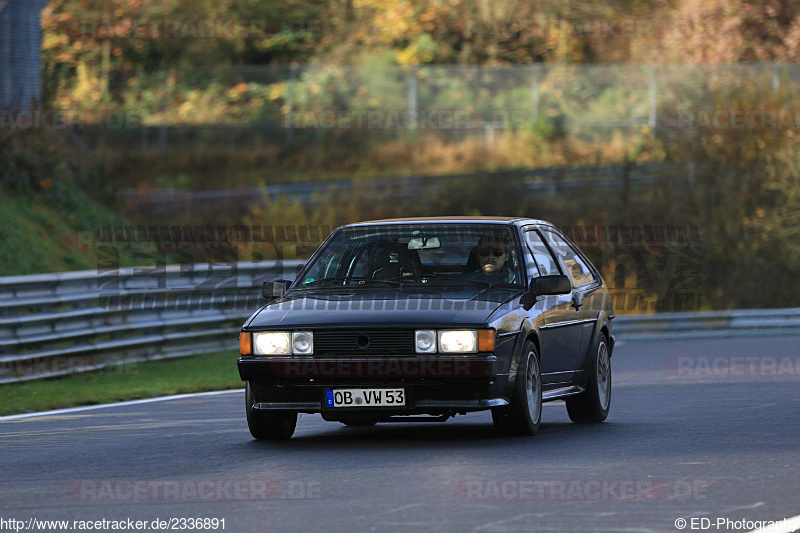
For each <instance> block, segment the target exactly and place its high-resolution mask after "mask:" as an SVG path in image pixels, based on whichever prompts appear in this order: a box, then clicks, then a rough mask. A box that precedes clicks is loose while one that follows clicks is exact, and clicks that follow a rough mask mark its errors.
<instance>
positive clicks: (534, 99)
mask: <svg viewBox="0 0 800 533" xmlns="http://www.w3.org/2000/svg"><path fill="white" fill-rule="evenodd" d="M531 107H532V108H533V122H534V123H535V122H536V120H537V119H538V118H539V65H534V66H533V76H531Z"/></svg>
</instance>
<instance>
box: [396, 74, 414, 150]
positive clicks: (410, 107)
mask: <svg viewBox="0 0 800 533" xmlns="http://www.w3.org/2000/svg"><path fill="white" fill-rule="evenodd" d="M406 78H407V81H408V87H407V90H406V98H407V99H408V116H409V120H410V119H411V117H415V116H416V115H417V67H412V68H411V70H410V71H409V73H408V75H407V77H406ZM414 123H415V124H417V121H414ZM409 134H410V135H412V136H414V135H415V134H416V131H415V130H412V131H411V132H409ZM400 135H401V136H402V135H403V129H402V128H400Z"/></svg>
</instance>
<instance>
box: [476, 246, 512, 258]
mask: <svg viewBox="0 0 800 533" xmlns="http://www.w3.org/2000/svg"><path fill="white" fill-rule="evenodd" d="M505 253H506V251H505V250H498V249H496V248H495V249H494V250H478V255H479V256H481V257H489V254H492V255H493V256H495V257H500V256H502V255H503V254H505Z"/></svg>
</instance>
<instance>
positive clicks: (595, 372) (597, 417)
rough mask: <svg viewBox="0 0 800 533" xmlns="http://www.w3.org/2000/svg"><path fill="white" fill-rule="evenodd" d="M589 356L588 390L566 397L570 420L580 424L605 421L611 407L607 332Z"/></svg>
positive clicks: (599, 339) (602, 335)
mask: <svg viewBox="0 0 800 533" xmlns="http://www.w3.org/2000/svg"><path fill="white" fill-rule="evenodd" d="M589 357H590V358H591V359H590V360H589V365H588V366H587V368H586V370H587V371H588V372H589V379H588V380H587V383H586V390H585V391H583V392H582V393H581V394H578V395H576V396H570V397H569V398H567V399H566V404H567V413H568V414H569V418H570V420H572V421H573V422H577V423H580V424H597V423H599V422H603V421H604V420H605V419H606V418H607V417H608V411H609V409H611V358H610V356H609V354H608V337H606V335H605V333H601V334H600V337H599V338H598V340H597V346H596V347H595V349H594V350H592V353H591V354H590V355H589Z"/></svg>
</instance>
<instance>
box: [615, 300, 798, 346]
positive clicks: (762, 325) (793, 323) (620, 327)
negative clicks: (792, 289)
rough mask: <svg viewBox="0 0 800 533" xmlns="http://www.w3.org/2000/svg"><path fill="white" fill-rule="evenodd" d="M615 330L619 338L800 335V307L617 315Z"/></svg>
mask: <svg viewBox="0 0 800 533" xmlns="http://www.w3.org/2000/svg"><path fill="white" fill-rule="evenodd" d="M614 332H615V334H616V335H617V336H618V338H625V339H642V340H644V339H664V338H672V337H674V338H683V339H685V338H716V337H733V336H737V337H741V336H753V335H761V336H763V335H800V308H786V309H746V310H745V309H737V310H729V311H698V312H691V313H661V314H655V315H622V316H620V315H617V318H616V319H615V320H614Z"/></svg>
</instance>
